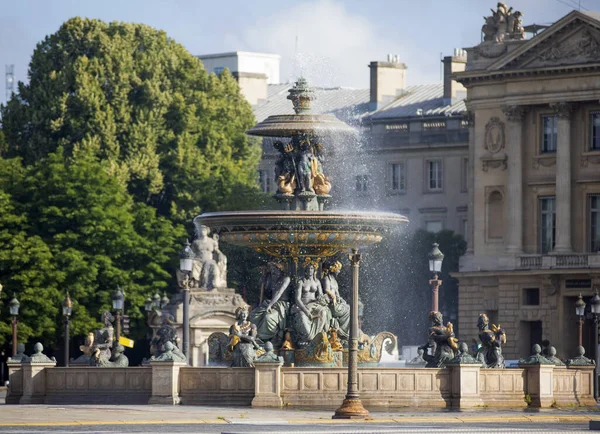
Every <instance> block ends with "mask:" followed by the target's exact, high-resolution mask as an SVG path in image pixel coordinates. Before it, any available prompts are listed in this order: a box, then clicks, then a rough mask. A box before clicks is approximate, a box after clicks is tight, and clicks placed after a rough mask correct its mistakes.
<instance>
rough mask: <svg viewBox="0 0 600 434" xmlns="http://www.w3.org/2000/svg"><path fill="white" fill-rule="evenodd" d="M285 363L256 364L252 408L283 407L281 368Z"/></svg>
mask: <svg viewBox="0 0 600 434" xmlns="http://www.w3.org/2000/svg"><path fill="white" fill-rule="evenodd" d="M282 365H283V362H276V363H265V362H256V361H255V362H254V369H255V371H254V375H255V377H254V399H253V400H252V407H277V408H279V407H281V406H282V405H283V400H282V399H281V366H282Z"/></svg>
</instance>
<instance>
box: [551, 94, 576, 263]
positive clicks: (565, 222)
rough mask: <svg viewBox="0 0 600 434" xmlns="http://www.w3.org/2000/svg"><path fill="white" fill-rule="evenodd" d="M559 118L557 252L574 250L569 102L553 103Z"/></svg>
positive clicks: (557, 146) (555, 249)
mask: <svg viewBox="0 0 600 434" xmlns="http://www.w3.org/2000/svg"><path fill="white" fill-rule="evenodd" d="M552 108H553V109H554V112H555V113H556V116H557V118H558V137H557V143H556V243H555V246H554V251H555V252H556V253H568V252H572V251H573V248H572V246H571V112H572V110H573V106H572V105H571V104H567V103H557V104H552Z"/></svg>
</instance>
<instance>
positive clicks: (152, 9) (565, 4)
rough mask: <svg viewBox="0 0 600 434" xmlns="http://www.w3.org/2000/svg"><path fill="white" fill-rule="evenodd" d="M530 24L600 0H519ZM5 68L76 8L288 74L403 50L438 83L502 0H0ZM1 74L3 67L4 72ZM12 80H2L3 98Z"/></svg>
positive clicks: (333, 80)
mask: <svg viewBox="0 0 600 434" xmlns="http://www.w3.org/2000/svg"><path fill="white" fill-rule="evenodd" d="M507 3H508V5H509V6H512V7H513V8H514V9H515V10H520V11H521V12H522V13H523V14H524V20H523V21H524V24H526V25H527V24H532V23H536V24H549V23H552V22H555V21H557V20H558V19H560V18H561V17H562V16H564V15H566V14H567V13H569V12H570V11H571V10H573V9H574V8H575V9H577V8H578V7H579V5H581V7H582V10H585V9H589V10H596V11H600V0H581V1H580V0H513V1H512V2H511V1H508V2H507ZM0 4H1V5H2V9H1V10H2V13H1V14H0V68H2V69H0V71H2V72H4V66H5V65H11V64H13V65H15V68H14V71H15V79H16V80H19V81H27V68H28V64H29V61H30V58H31V54H32V53H33V50H34V49H35V47H36V44H37V43H38V42H39V41H41V40H43V39H44V37H45V36H46V35H48V34H51V33H53V32H55V31H57V30H58V28H59V27H60V25H61V24H62V23H63V22H64V21H66V20H67V19H69V18H71V17H74V16H82V17H88V18H98V19H101V20H104V21H125V22H138V23H144V24H148V25H150V26H152V27H155V28H158V29H162V30H165V31H166V32H167V34H168V35H169V36H170V37H171V38H173V39H175V40H176V41H178V42H179V43H181V44H182V45H183V46H185V47H186V48H187V49H188V50H189V51H190V52H191V53H192V54H195V55H200V54H210V53H219V52H227V51H257V52H265V53H275V54H279V55H281V79H282V81H284V82H287V81H291V79H292V78H294V77H297V76H298V75H299V74H301V73H302V74H303V75H305V76H307V78H308V79H309V80H311V82H312V83H313V84H315V85H320V86H346V87H354V88H367V87H368V86H369V69H368V67H367V65H368V64H369V62H371V61H374V60H385V59H386V58H387V55H388V54H394V55H398V56H399V57H400V61H401V62H403V63H405V64H406V65H407V67H408V70H407V84H408V85H414V84H428V83H438V82H440V81H441V79H440V55H441V54H443V55H445V56H446V55H451V54H452V52H453V51H454V49H455V48H464V47H470V46H473V45H476V44H477V43H478V42H479V41H480V34H481V33H480V31H481V26H482V24H483V16H485V15H489V14H490V8H492V7H495V5H496V1H495V0H446V1H443V0H252V1H248V0H229V1H214V0H213V1H207V0H94V1H90V0H52V1H48V0H0ZM3 75H4V74H3ZM4 101H5V80H4V77H2V79H1V80H0V102H4Z"/></svg>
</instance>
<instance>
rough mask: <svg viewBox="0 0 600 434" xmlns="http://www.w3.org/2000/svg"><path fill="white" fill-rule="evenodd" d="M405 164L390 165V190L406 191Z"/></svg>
mask: <svg viewBox="0 0 600 434" xmlns="http://www.w3.org/2000/svg"><path fill="white" fill-rule="evenodd" d="M404 181H405V175H404V163H392V164H390V190H392V191H404V187H405V185H404Z"/></svg>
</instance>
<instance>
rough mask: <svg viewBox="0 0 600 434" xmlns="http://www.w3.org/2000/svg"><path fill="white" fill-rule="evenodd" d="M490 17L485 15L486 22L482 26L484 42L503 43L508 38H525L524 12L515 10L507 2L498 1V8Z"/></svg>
mask: <svg viewBox="0 0 600 434" xmlns="http://www.w3.org/2000/svg"><path fill="white" fill-rule="evenodd" d="M491 11H492V15H491V16H489V17H483V19H484V20H485V24H484V25H483V27H482V28H481V31H482V32H483V41H484V42H488V41H491V42H495V43H499V44H501V43H503V42H504V41H505V40H507V39H513V40H520V39H524V38H525V30H524V29H523V14H522V13H521V12H519V11H515V12H513V8H512V7H511V8H509V7H508V6H507V5H506V3H502V2H498V5H497V9H496V10H493V9H491Z"/></svg>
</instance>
